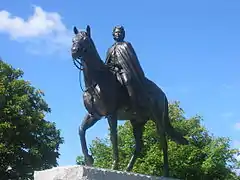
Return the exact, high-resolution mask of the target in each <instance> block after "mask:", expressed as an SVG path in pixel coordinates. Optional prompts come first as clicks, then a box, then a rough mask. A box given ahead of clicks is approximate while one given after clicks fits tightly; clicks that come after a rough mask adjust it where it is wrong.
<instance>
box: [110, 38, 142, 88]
mask: <svg viewBox="0 0 240 180" xmlns="http://www.w3.org/2000/svg"><path fill="white" fill-rule="evenodd" d="M113 50H114V51H115V53H116V54H117V61H118V63H119V64H120V65H121V67H122V68H123V69H124V71H125V72H126V73H127V75H128V77H129V78H131V80H133V81H134V84H135V85H136V86H137V87H136V88H142V87H141V86H143V87H144V80H145V75H144V72H143V69H142V68H141V65H140V63H139V61H138V58H137V55H136V53H135V51H134V49H133V47H132V45H131V43H129V42H126V41H124V42H117V43H115V44H113V46H112V47H110V48H109V49H108V52H107V57H106V63H108V61H109V60H110V56H111V54H112V52H113Z"/></svg>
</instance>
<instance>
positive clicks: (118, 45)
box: [105, 26, 146, 112]
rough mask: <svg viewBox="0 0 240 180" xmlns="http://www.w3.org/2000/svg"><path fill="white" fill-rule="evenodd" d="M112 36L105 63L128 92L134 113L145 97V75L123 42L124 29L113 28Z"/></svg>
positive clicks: (136, 59)
mask: <svg viewBox="0 0 240 180" xmlns="http://www.w3.org/2000/svg"><path fill="white" fill-rule="evenodd" d="M112 35H113V39H114V40H115V43H114V44H113V45H112V46H111V47H110V48H109V49H108V51H107V57H106V62H105V63H106V64H107V65H109V66H110V68H111V69H113V71H114V72H115V73H117V75H118V76H120V77H121V80H122V81H123V85H124V86H126V88H127V90H128V94H129V96H130V100H131V105H132V108H133V110H134V111H135V112H136V111H137V110H138V109H139V108H141V107H142V106H143V103H144V100H145V98H144V97H146V95H145V93H144V90H143V88H146V86H145V85H144V84H145V74H144V72H143V70H142V67H141V65H140V63H139V60H138V58H137V55H136V53H135V51H134V49H133V47H132V45H131V43H129V42H126V41H124V38H125V30H124V27H123V26H116V27H114V29H113V32H112Z"/></svg>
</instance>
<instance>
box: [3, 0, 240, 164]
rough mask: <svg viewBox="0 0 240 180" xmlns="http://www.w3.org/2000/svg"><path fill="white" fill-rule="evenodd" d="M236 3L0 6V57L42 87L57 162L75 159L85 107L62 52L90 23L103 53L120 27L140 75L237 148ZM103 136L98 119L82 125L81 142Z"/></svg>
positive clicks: (239, 49)
mask: <svg viewBox="0 0 240 180" xmlns="http://www.w3.org/2000/svg"><path fill="white" fill-rule="evenodd" d="M239 18H240V1H238V0H232V1H223V0H212V1H208V0H202V1H190V0H189V1H187V0H186V1H177V0H169V1H157V0H156V1H142V2H140V1H129V0H128V1H126V0H123V1H116V2H113V1H93V0H88V1H73V0H72V1H68V2H67V1H56V0H51V1H46V0H41V1H40V0H35V1H34V0H32V1H30V0H21V2H20V1H10V0H8V1H6V0H2V1H1V4H0V42H1V48H0V56H1V57H2V58H3V59H4V60H5V61H6V62H7V63H10V64H11V65H13V66H14V67H16V68H20V69H22V70H23V71H24V72H25V76H24V78H25V79H26V80H29V81H31V83H32V84H33V85H34V86H35V87H37V88H40V89H42V90H43V91H44V92H45V94H46V96H45V100H46V101H47V103H48V104H49V106H50V107H51V109H52V113H51V114H48V115H47V118H48V120H50V121H54V122H56V124H57V127H58V128H60V129H61V130H62V136H63V137H64V139H65V144H64V145H62V146H61V149H60V152H61V157H60V159H59V164H60V165H71V164H75V158H76V156H77V155H79V154H80V153H81V150H80V141H79V137H78V126H79V125H80V123H81V121H82V119H83V117H84V115H85V113H86V110H85V108H84V107H83V103H82V92H81V89H80V87H79V80H78V70H77V69H76V68H75V67H74V65H73V63H72V59H71V56H70V46H71V38H72V37H73V33H72V28H73V26H77V27H79V28H80V29H84V28H85V27H86V25H87V24H89V25H90V26H91V30H92V37H93V40H94V42H95V44H96V47H97V49H98V51H99V53H100V55H101V58H102V59H104V58H105V54H106V51H107V48H108V47H109V46H110V45H111V44H112V43H113V40H112V36H111V31H112V28H113V27H114V26H115V25H118V24H121V25H123V26H124V27H125V29H126V40H127V41H130V42H131V43H132V45H133V46H134V48H135V50H136V52H137V55H138V57H139V60H140V63H141V65H142V66H143V69H144V71H145V72H146V75H147V76H148V77H149V78H150V79H152V80H153V81H154V82H156V83H157V84H158V85H159V86H160V87H161V88H163V90H164V91H165V92H166V94H167V96H168V98H169V100H170V101H173V100H179V101H180V102H181V106H182V107H183V108H184V110H185V112H186V114H187V116H192V115H195V114H200V115H202V116H203V117H204V122H203V123H204V125H205V126H206V127H207V128H208V129H209V130H210V131H211V132H212V133H214V134H215V135H216V136H228V137H230V138H231V139H232V141H233V142H232V145H233V146H234V147H238V148H240V136H239V133H240V114H239V112H240V106H239V102H240V95H239V91H240V81H239V77H240V71H239V67H240V33H239V32H240V23H239ZM107 133H108V125H107V124H106V120H105V119H103V120H102V121H100V122H98V123H97V124H96V125H95V126H94V127H93V128H91V129H90V130H88V132H87V139H88V143H90V142H91V140H92V139H94V138H95V137H103V136H105V135H106V134H107Z"/></svg>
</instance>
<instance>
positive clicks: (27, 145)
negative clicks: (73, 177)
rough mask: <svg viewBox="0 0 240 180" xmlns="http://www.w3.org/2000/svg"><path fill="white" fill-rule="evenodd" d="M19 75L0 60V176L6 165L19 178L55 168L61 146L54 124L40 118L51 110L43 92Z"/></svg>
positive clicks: (60, 139)
mask: <svg viewBox="0 0 240 180" xmlns="http://www.w3.org/2000/svg"><path fill="white" fill-rule="evenodd" d="M23 74H24V73H23V71H21V70H19V69H15V68H13V67H12V66H10V65H9V64H7V63H4V62H3V61H2V60H0V177H6V175H7V174H6V169H7V168H8V166H10V167H12V168H13V170H14V172H15V173H16V174H18V175H19V176H22V177H26V176H27V173H32V172H33V171H34V170H43V169H46V168H50V167H53V166H57V158H58V157H59V152H58V151H59V145H60V144H62V143H63V138H62V137H60V130H58V129H57V128H56V126H55V123H53V122H49V121H46V120H45V119H44V117H45V114H46V113H49V112H50V111H51V110H50V108H49V107H48V105H47V103H46V102H45V101H44V99H43V96H44V94H43V92H42V91H41V90H39V89H36V88H34V87H33V86H31V84H30V83H29V82H28V81H25V80H23V79H22V77H23ZM30 177H31V178H32V176H31V175H30Z"/></svg>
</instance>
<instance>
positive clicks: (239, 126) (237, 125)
mask: <svg viewBox="0 0 240 180" xmlns="http://www.w3.org/2000/svg"><path fill="white" fill-rule="evenodd" d="M235 128H236V129H237V130H240V122H237V123H236V124H235Z"/></svg>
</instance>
